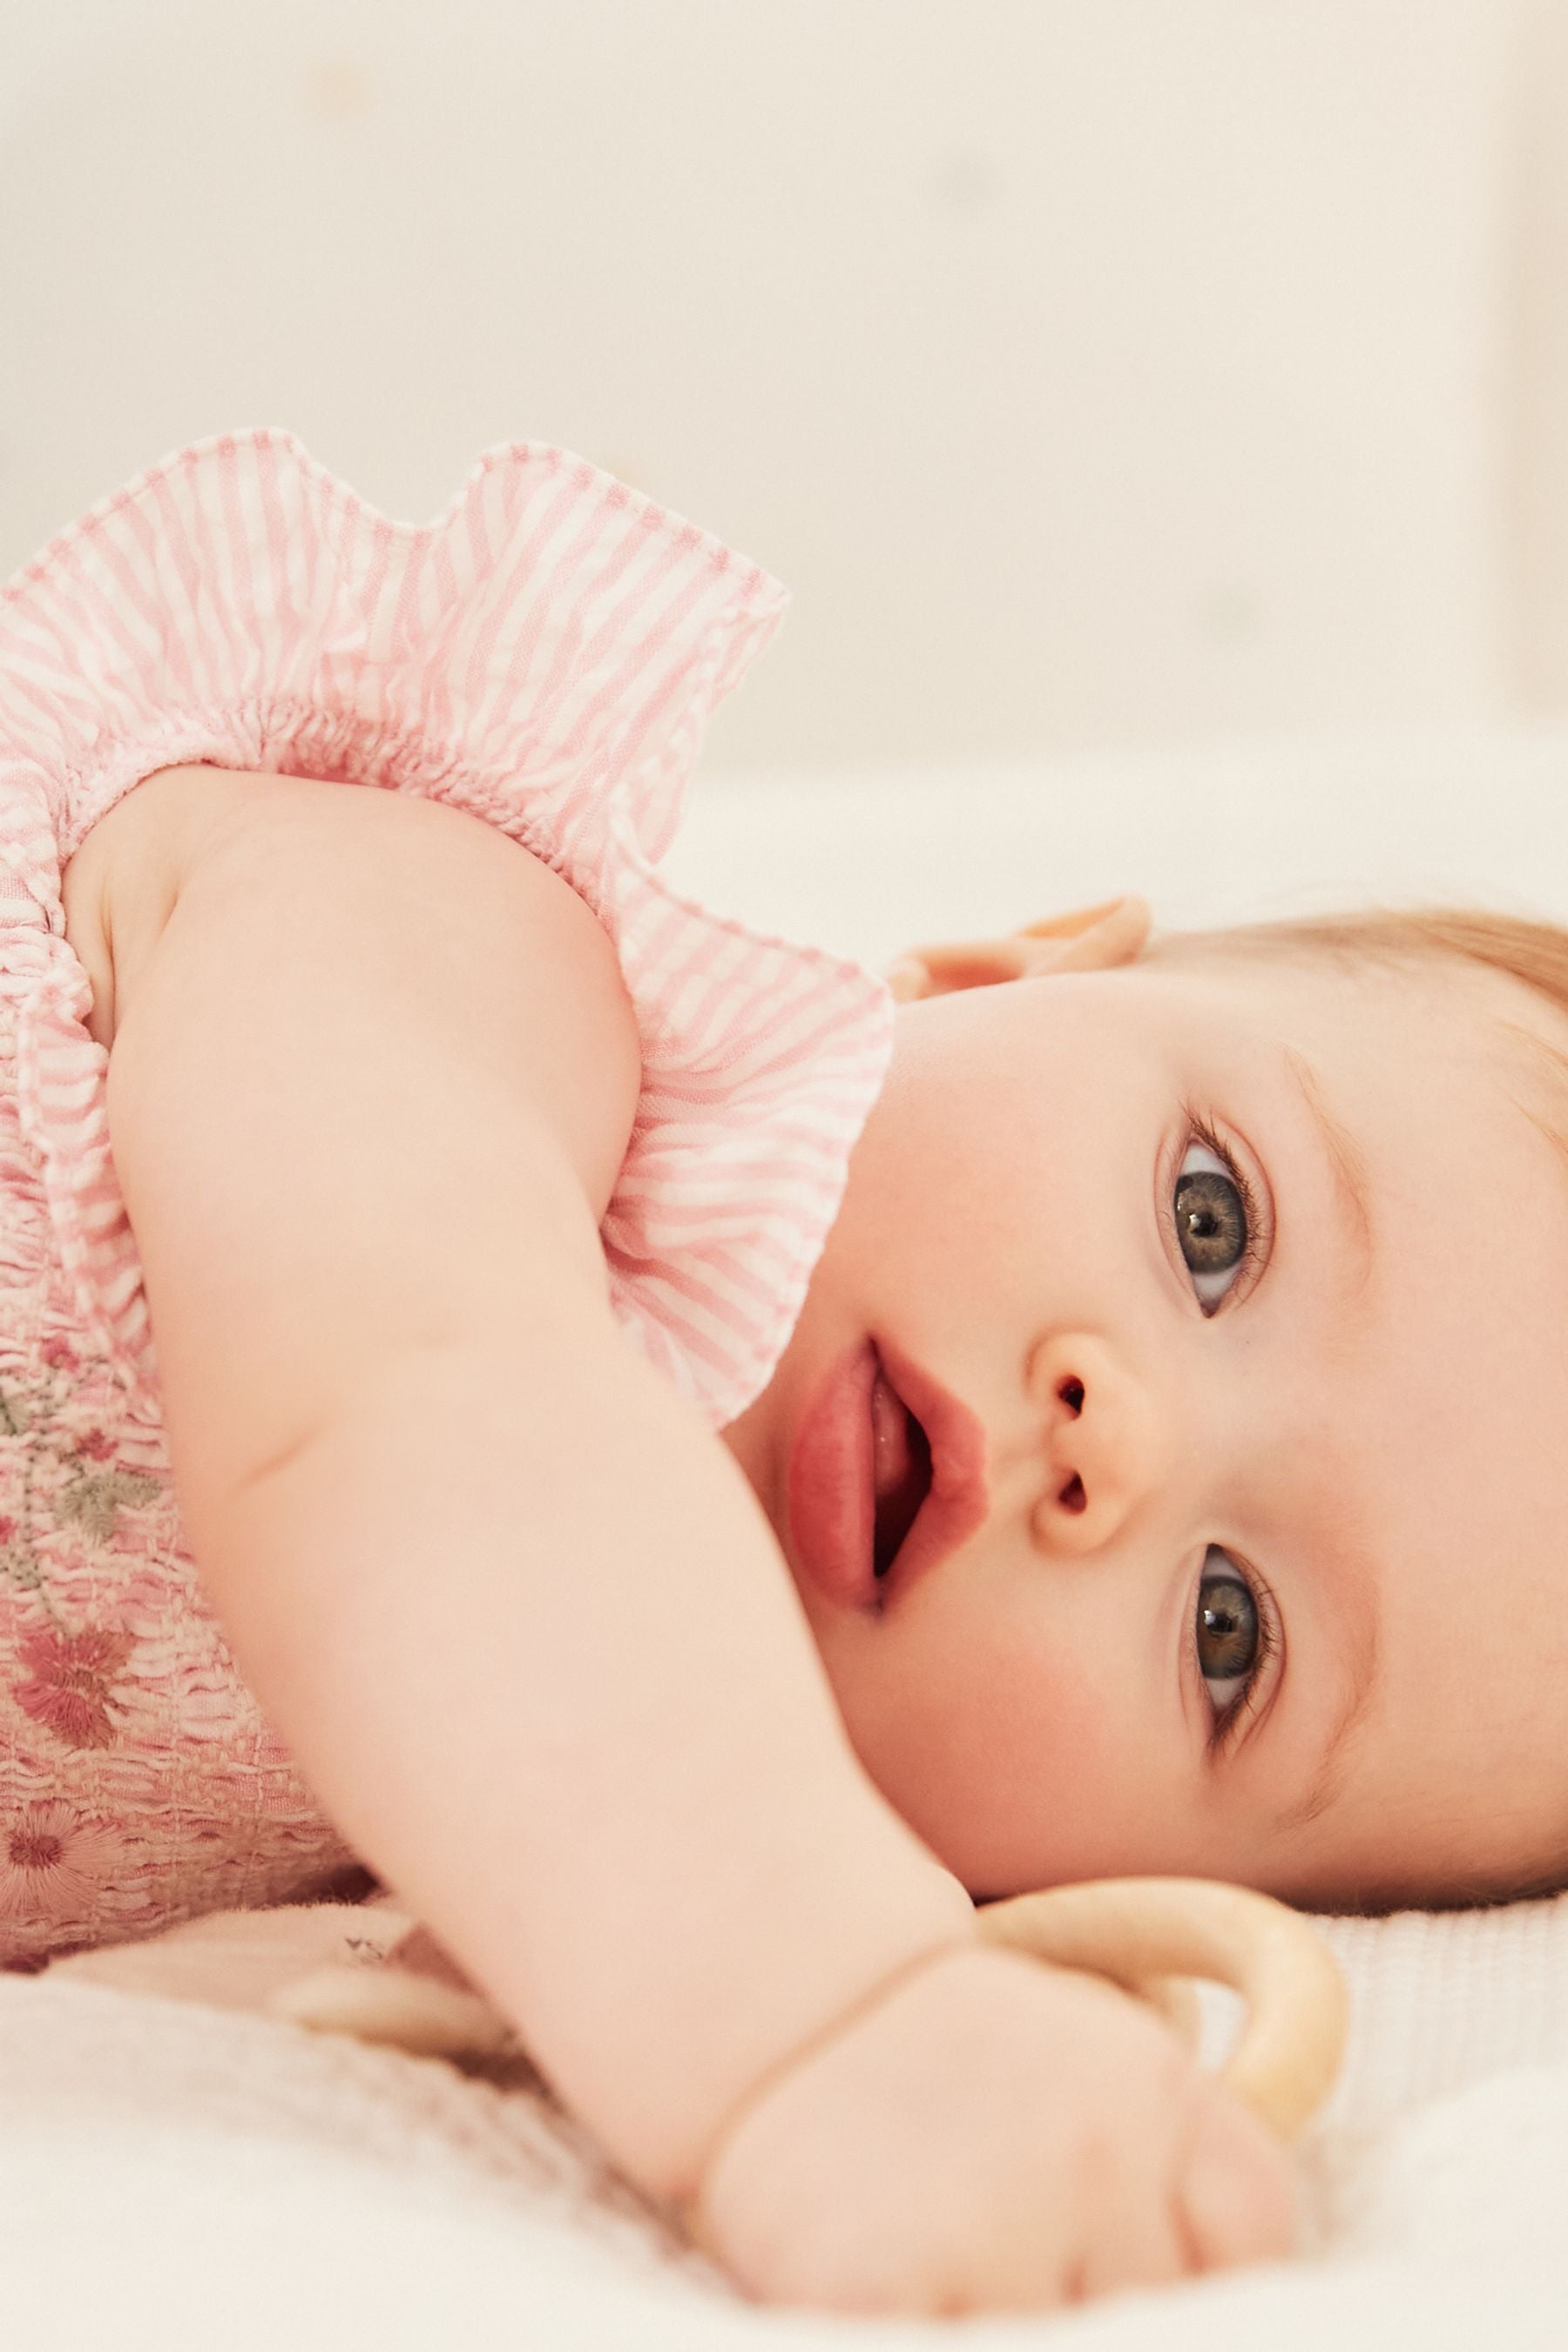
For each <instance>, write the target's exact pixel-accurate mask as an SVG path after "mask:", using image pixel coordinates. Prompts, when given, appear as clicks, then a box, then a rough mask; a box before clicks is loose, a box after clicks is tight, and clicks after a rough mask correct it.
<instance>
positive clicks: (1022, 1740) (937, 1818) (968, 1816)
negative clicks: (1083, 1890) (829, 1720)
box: [863, 1618, 1118, 1893]
mask: <svg viewBox="0 0 1568 2352" xmlns="http://www.w3.org/2000/svg"><path fill="white" fill-rule="evenodd" d="M884 1630H890V1629H884ZM904 1630H906V1631H907V1633H908V1634H909V1636H910V1639H909V1641H908V1643H907V1644H906V1645H904V1647H903V1654H902V1656H901V1657H900V1659H899V1660H898V1661H897V1664H896V1665H894V1663H893V1662H892V1661H891V1660H889V1666H890V1668H891V1669H892V1671H890V1673H889V1677H888V1681H887V1684H886V1685H885V1696H886V1697H887V1698H888V1699H889V1700H890V1701H894V1702H895V1703H894V1704H891V1705H889V1706H878V1707H876V1708H875V1709H874V1710H872V1711H871V1712H870V1717H869V1719H868V1726H867V1727H868V1730H869V1731H870V1733H871V1741H870V1746H871V1748H872V1751H873V1752H872V1753H865V1751H863V1755H864V1760H865V1761H866V1762H867V1764H868V1769H870V1771H871V1774H872V1778H873V1779H874V1780H877V1781H878V1783H879V1786H880V1787H881V1788H882V1790H883V1792H884V1794H886V1795H887V1796H888V1797H889V1799H890V1800H891V1801H892V1802H893V1804H894V1805H895V1806H896V1807H897V1808H898V1810H899V1811H900V1812H901V1813H902V1814H903V1815H904V1818H905V1819H906V1820H907V1821H908V1822H910V1825H911V1827H912V1828H913V1829H914V1830H915V1831H916V1832H918V1834H919V1835H920V1836H921V1837H922V1838H924V1840H925V1842H926V1843H927V1844H928V1845H930V1846H931V1848H932V1850H933V1851H934V1852H935V1853H936V1854H937V1855H938V1857H939V1858H940V1859H941V1860H942V1862H943V1863H945V1864H946V1865H947V1867H948V1868H949V1869H950V1870H952V1872H953V1873H954V1874H956V1875H957V1876H958V1877H960V1878H961V1879H963V1883H964V1885H966V1886H968V1887H969V1888H970V1890H971V1892H972V1893H984V1892H990V1893H996V1892H1004V1891H1005V1892H1011V1891H1014V1890H1016V1888H1019V1887H1025V1886H1035V1885H1046V1884H1047V1883H1048V1882H1049V1881H1050V1880H1051V1879H1053V1878H1056V1877H1059V1876H1063V1875H1068V1874H1072V1873H1073V1872H1074V1871H1075V1870H1076V1869H1077V1867H1078V1858H1079V1856H1080V1855H1081V1854H1082V1853H1085V1852H1088V1851H1092V1849H1093V1846H1094V1844H1095V1842H1096V1827H1095V1825H1096V1822H1097V1821H1098V1820H1099V1819H1100V1818H1101V1817H1102V1812H1103V1808H1104V1807H1105V1805H1106V1803H1107V1801H1108V1800H1110V1798H1111V1796H1112V1792H1113V1784H1114V1782H1115V1779H1116V1759H1117V1752H1118V1741H1117V1738H1116V1736H1115V1732H1114V1727H1113V1725H1112V1723H1111V1721H1110V1714H1109V1711H1108V1704H1107V1697H1106V1695H1105V1694H1103V1693H1101V1692H1100V1691H1098V1690H1097V1689H1096V1688H1095V1686H1094V1679H1093V1676H1092V1674H1090V1673H1087V1672H1086V1671H1085V1670H1084V1668H1083V1666H1082V1664H1080V1663H1079V1662H1077V1661H1075V1660H1074V1658H1073V1657H1072V1656H1071V1654H1068V1652H1067V1650H1066V1649H1065V1648H1064V1646H1063V1645H1062V1644H1060V1643H1047V1642H1044V1641H1042V1640H1041V1639H1039V1638H1038V1637H1037V1635H1034V1634H1033V1633H1029V1634H1025V1633H1021V1632H1020V1629H1019V1628H1018V1627H1017V1626H1016V1623H1015V1624H1013V1625H1011V1626H1009V1625H1008V1624H1007V1623H1005V1622H1003V1621H1002V1620H1001V1619H1000V1618H998V1620H997V1621H996V1622H993V1623H991V1624H989V1625H987V1624H986V1623H984V1622H974V1623H971V1624H970V1625H969V1626H968V1627H967V1628H965V1629H963V1632H962V1633H961V1631H960V1629H959V1628H958V1627H957V1626H956V1625H951V1626H949V1627H948V1628H946V1629H945V1632H944V1629H943V1628H942V1626H941V1625H939V1624H938V1623H936V1622H934V1619H933V1621H932V1622H931V1623H930V1624H929V1625H926V1626H921V1627H917V1626H915V1625H913V1624H910V1626H909V1627H908V1628H907V1629H904ZM917 1634H919V1635H920V1636H921V1638H920V1639H918V1640H917V1639H916V1638H915V1637H916V1635H917Z"/></svg>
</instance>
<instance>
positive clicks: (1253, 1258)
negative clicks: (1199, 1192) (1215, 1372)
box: [1185, 1105, 1265, 1314]
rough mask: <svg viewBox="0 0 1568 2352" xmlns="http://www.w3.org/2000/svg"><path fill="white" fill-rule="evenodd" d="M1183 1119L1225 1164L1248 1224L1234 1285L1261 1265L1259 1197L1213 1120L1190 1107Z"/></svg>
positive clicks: (1196, 1139)
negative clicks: (1238, 1195)
mask: <svg viewBox="0 0 1568 2352" xmlns="http://www.w3.org/2000/svg"><path fill="white" fill-rule="evenodd" d="M1185 1116H1186V1121H1187V1126H1188V1129H1190V1132H1191V1139H1192V1141H1193V1142H1194V1143H1201V1144H1202V1145H1203V1146H1204V1147H1205V1150H1209V1151H1212V1152H1213V1153H1214V1156H1215V1159H1216V1160H1223V1161H1224V1163H1225V1171H1226V1175H1227V1176H1228V1177H1229V1178H1230V1181H1231V1182H1232V1183H1233V1184H1234V1185H1235V1186H1236V1189H1237V1192H1238V1193H1239V1194H1240V1196H1241V1208H1242V1214H1243V1216H1244V1218H1245V1220H1246V1223H1247V1244H1246V1247H1245V1248H1244V1249H1243V1251H1242V1253H1241V1264H1240V1265H1238V1266H1237V1284H1239V1283H1240V1282H1242V1281H1243V1280H1245V1279H1246V1278H1247V1276H1250V1275H1252V1274H1254V1273H1255V1272H1256V1271H1257V1269H1258V1266H1259V1265H1261V1264H1262V1262H1263V1255H1264V1242H1265V1225H1264V1219H1263V1213H1262V1212H1261V1210H1260V1209H1259V1207H1258V1195H1257V1193H1256V1192H1255V1191H1254V1190H1253V1188H1252V1186H1251V1185H1250V1184H1249V1183H1248V1181H1247V1171H1246V1170H1245V1169H1244V1168H1243V1167H1242V1166H1241V1164H1240V1162H1239V1161H1238V1160H1237V1156H1236V1154H1235V1152H1234V1151H1232V1150H1231V1149H1230V1147H1229V1145H1228V1144H1227V1143H1226V1141H1225V1139H1224V1138H1223V1137H1222V1136H1221V1135H1220V1133H1219V1131H1218V1129H1216V1128H1215V1124H1214V1122H1213V1120H1212V1118H1208V1117H1206V1116H1205V1113H1204V1112H1202V1111H1200V1110H1196V1109H1194V1108H1192V1107H1191V1106H1190V1105H1189V1107H1188V1108H1187V1111H1186V1114H1185ZM1235 1287H1236V1285H1235V1284H1233V1285H1232V1288H1235ZM1229 1295H1230V1294H1229V1292H1228V1291H1227V1292H1226V1298H1223V1299H1221V1300H1220V1302H1219V1306H1218V1307H1216V1308H1215V1313H1216V1314H1217V1313H1218V1312H1219V1311H1220V1309H1221V1308H1223V1307H1224V1306H1225V1305H1226V1299H1228V1297H1229Z"/></svg>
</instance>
